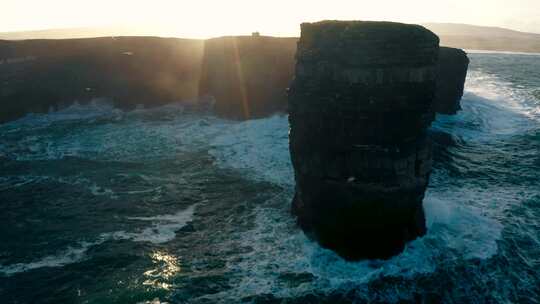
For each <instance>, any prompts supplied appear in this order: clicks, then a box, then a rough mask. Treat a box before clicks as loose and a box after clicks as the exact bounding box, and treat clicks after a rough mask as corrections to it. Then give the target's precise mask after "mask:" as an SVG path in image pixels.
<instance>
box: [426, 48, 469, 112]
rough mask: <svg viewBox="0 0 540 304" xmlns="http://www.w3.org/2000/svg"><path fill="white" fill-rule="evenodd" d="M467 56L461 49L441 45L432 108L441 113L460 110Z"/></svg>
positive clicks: (467, 64)
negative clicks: (435, 92) (435, 91)
mask: <svg viewBox="0 0 540 304" xmlns="http://www.w3.org/2000/svg"><path fill="white" fill-rule="evenodd" d="M468 67H469V58H468V57H467V53H465V52H464V51H463V50H461V49H455V48H449V47H441V48H440V53H439V64H438V80H437V94H436V97H435V101H434V103H433V109H434V110H435V112H437V113H441V114H456V113H457V111H459V110H461V104H460V101H461V97H463V89H464V87H465V80H466V78H467V69H468Z"/></svg>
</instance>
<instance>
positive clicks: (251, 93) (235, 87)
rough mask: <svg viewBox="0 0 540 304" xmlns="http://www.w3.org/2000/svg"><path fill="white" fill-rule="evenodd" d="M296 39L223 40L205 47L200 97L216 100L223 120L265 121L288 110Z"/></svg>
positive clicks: (209, 41) (218, 111)
mask: <svg viewBox="0 0 540 304" xmlns="http://www.w3.org/2000/svg"><path fill="white" fill-rule="evenodd" d="M295 51H296V38H274V37H263V36H259V35H254V36H251V37H250V36H244V37H221V38H215V39H209V40H206V41H205V44H204V56H203V67H202V77H201V81H200V87H199V88H200V89H199V94H200V96H201V97H202V96H205V95H211V96H213V97H214V99H215V102H216V103H215V111H216V113H217V114H218V115H219V116H223V117H228V118H234V119H249V118H254V117H262V116H266V115H270V114H272V113H275V112H285V111H286V110H287V92H286V89H287V87H288V86H289V83H290V82H291V80H292V78H293V73H294V53H295Z"/></svg>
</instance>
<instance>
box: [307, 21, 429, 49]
mask: <svg viewBox="0 0 540 304" xmlns="http://www.w3.org/2000/svg"><path fill="white" fill-rule="evenodd" d="M301 29H302V36H301V38H311V39H313V40H319V41H322V40H326V39H330V40H336V39H340V40H356V39H362V40H382V39H384V40H394V41H410V40H411V39H412V40H413V41H419V42H430V43H433V44H437V45H438V43H439V37H438V36H437V35H435V34H434V33H433V32H431V31H430V30H428V29H426V28H425V27H423V26H421V25H417V24H405V23H397V22H381V21H334V20H325V21H320V22H314V23H302V24H301Z"/></svg>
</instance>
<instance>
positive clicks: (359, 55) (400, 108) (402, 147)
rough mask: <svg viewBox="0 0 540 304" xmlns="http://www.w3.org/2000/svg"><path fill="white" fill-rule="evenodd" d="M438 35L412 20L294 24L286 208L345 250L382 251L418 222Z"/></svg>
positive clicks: (396, 245) (428, 156) (367, 254)
mask: <svg viewBox="0 0 540 304" xmlns="http://www.w3.org/2000/svg"><path fill="white" fill-rule="evenodd" d="M438 54H439V39H438V37H437V36H436V35H434V34H433V33H432V32H430V31H428V30H426V29H425V28H423V27H421V26H417V25H406V24H399V23H389V22H361V21H351V22H339V21H323V22H318V23H304V24H302V25H301V38H300V40H299V42H298V49H297V54H296V60H297V62H296V75H295V79H294V81H293V83H292V85H291V87H290V91H289V113H290V114H289V121H290V152H291V157H292V162H293V166H294V173H295V180H296V193H295V197H294V199H293V213H294V214H295V215H296V216H297V218H298V223H299V224H300V226H301V227H302V228H303V229H304V231H305V232H306V233H307V234H308V235H309V236H311V237H313V238H315V239H316V240H317V241H319V243H320V244H321V245H322V246H324V247H327V248H331V249H333V250H335V251H336V252H337V253H338V254H340V255H341V256H343V257H345V258H348V259H361V258H388V257H390V256H392V255H395V254H397V253H399V252H400V251H401V250H402V249H403V248H404V246H405V244H406V242H408V241H410V240H413V239H415V238H417V237H418V236H421V235H423V234H424V233H425V232H426V225H425V218H424V211H423V207H422V200H423V197H424V192H425V190H426V187H427V184H428V179H429V174H430V172H431V164H432V152H431V144H430V140H429V138H428V137H427V135H426V129H427V128H428V127H429V126H430V124H431V122H432V120H433V118H434V113H433V111H432V108H431V107H432V102H433V99H434V96H435V87H436V74H437V60H438Z"/></svg>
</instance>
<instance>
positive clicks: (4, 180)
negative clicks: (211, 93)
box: [0, 54, 540, 303]
mask: <svg viewBox="0 0 540 304" xmlns="http://www.w3.org/2000/svg"><path fill="white" fill-rule="evenodd" d="M470 57H471V61H472V62H471V67H470V68H471V69H470V73H469V79H468V82H467V92H466V94H465V96H464V100H463V101H462V106H463V111H461V112H460V113H459V115H456V116H439V117H438V119H437V121H436V122H435V123H434V126H433V128H432V131H433V134H434V137H435V139H436V142H437V145H436V147H437V149H436V155H435V160H436V162H435V168H434V172H433V175H432V178H431V184H430V188H429V190H428V192H427V194H426V199H425V203H424V205H425V209H426V214H427V220H428V227H429V231H428V233H427V235H426V236H425V237H423V238H420V239H418V240H416V241H414V242H412V243H410V245H409V246H408V248H407V249H406V250H405V252H403V253H402V254H401V255H399V256H396V257H394V258H392V259H390V260H388V261H364V262H356V263H350V262H345V261H343V260H342V259H340V258H339V257H338V256H336V255H335V254H334V253H332V252H331V251H328V250H325V249H321V248H320V247H318V246H317V244H314V243H313V242H311V241H309V240H308V239H306V237H305V236H304V235H303V234H302V232H301V231H300V230H299V229H298V228H297V227H296V226H295V224H294V221H293V219H292V218H291V216H290V214H289V205H290V201H291V197H292V193H293V185H294V182H293V174H292V168H291V164H290V160H289V154H288V143H287V141H288V137H287V136H288V135H287V133H288V123H287V118H286V116H274V117H270V118H266V119H260V120H251V121H246V122H231V121H226V120H220V119H217V118H215V117H212V116H205V115H200V114H193V113H189V112H187V111H184V110H183V109H182V107H181V106H177V105H171V106H167V107H163V108H158V109H153V110H135V111H131V112H122V111H120V110H116V109H113V108H111V107H107V106H106V105H96V104H94V105H89V106H77V105H75V106H72V107H70V108H68V109H66V110H63V111H61V112H57V113H51V114H47V115H29V116H27V117H25V118H23V119H21V120H18V121H16V122H12V123H8V124H4V125H1V126H0V160H1V161H0V210H1V212H0V232H1V233H0V302H2V303H160V302H161V303H163V302H167V303H214V302H223V303H231V302H248V303H249V302H254V303H274V302H287V303H306V302H319V301H326V302H328V303H338V302H350V301H357V302H360V303H361V302H368V301H370V302H397V301H405V302H407V301H411V302H415V301H420V300H425V301H427V302H440V301H445V302H448V303H464V302H474V303H483V302H499V303H510V302H523V303H538V302H540V290H539V289H540V57H538V56H526V55H515V54H514V55H511V54H471V55H470Z"/></svg>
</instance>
